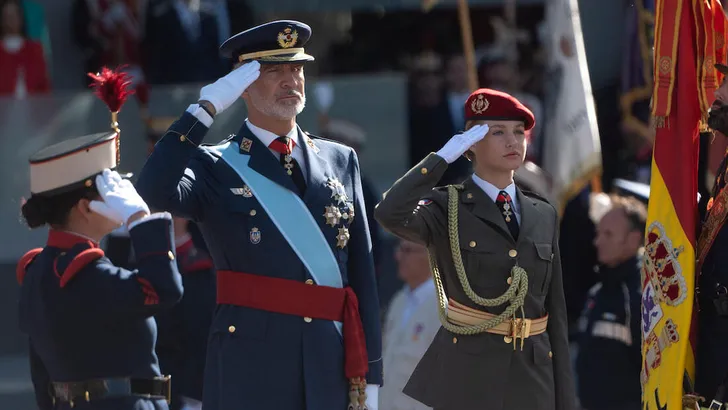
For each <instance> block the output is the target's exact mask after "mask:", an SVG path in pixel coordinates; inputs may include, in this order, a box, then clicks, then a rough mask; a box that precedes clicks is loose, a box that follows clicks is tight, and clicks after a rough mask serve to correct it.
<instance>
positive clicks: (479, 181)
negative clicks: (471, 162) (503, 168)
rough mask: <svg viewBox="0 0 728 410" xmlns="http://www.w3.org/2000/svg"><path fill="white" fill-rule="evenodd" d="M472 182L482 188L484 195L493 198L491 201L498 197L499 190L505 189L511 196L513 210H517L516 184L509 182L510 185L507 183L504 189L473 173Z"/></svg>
mask: <svg viewBox="0 0 728 410" xmlns="http://www.w3.org/2000/svg"><path fill="white" fill-rule="evenodd" d="M473 182H475V185H477V186H479V187H480V189H482V190H483V191H484V192H485V194H486V195H488V197H489V198H490V199H492V200H493V202H495V201H496V198H498V194H499V193H500V191H506V193H508V195H510V196H511V201H513V206H514V207H515V208H516V209H515V211H516V212H518V209H519V208H518V197H517V195H516V184H515V183H513V182H511V184H510V185H508V186H507V187H506V188H505V189H499V188H498V187H496V186H495V185H493V184H491V183H490V182H488V181H486V180H484V179H483V178H481V177H479V176H477V175H476V174H473Z"/></svg>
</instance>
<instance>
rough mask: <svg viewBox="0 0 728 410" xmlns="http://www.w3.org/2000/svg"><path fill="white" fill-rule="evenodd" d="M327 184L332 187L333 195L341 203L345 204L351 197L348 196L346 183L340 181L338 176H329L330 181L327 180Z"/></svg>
mask: <svg viewBox="0 0 728 410" xmlns="http://www.w3.org/2000/svg"><path fill="white" fill-rule="evenodd" d="M326 186H328V187H329V189H331V197H332V198H334V200H336V202H338V203H339V204H340V205H343V204H345V203H346V201H347V200H348V199H349V198H348V197H347V196H346V190H344V185H343V184H342V183H341V182H339V180H338V179H336V178H329V180H328V181H326Z"/></svg>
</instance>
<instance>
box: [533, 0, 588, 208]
mask: <svg viewBox="0 0 728 410" xmlns="http://www.w3.org/2000/svg"><path fill="white" fill-rule="evenodd" d="M577 3H578V2H577V0H548V2H547V3H546V25H547V27H548V33H549V34H548V35H549V41H548V44H547V45H546V46H547V48H548V50H549V75H548V78H549V80H550V82H551V83H550V84H549V86H548V91H547V93H546V104H544V107H545V110H546V113H545V114H546V115H545V116H544V118H545V120H546V125H545V128H544V136H543V141H544V145H543V160H542V164H541V165H542V168H543V170H544V171H545V172H546V173H547V174H548V175H549V176H550V178H551V197H552V198H553V199H554V201H555V204H554V205H555V206H556V207H557V209H559V211H560V212H563V209H564V207H565V206H566V204H567V202H568V201H569V200H570V199H571V198H573V197H574V195H576V194H577V193H579V192H580V191H581V190H583V189H584V188H585V187H586V186H587V185H588V184H589V183H590V182H591V181H592V179H594V177H597V176H599V175H601V172H602V154H601V143H600V141H599V130H598V128H597V119H596V109H595V107H594V99H593V97H592V91H591V82H590V80H589V69H588V67H587V62H586V53H585V51H584V40H583V38H582V31H581V22H580V19H579V7H578V4H577Z"/></svg>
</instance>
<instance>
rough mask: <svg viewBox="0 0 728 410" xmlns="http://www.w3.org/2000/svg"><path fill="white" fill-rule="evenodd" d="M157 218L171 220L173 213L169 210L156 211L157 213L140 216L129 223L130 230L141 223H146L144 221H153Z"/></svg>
mask: <svg viewBox="0 0 728 410" xmlns="http://www.w3.org/2000/svg"><path fill="white" fill-rule="evenodd" d="M155 219H169V220H171V219H172V215H171V214H170V213H169V212H156V213H153V214H151V215H147V216H145V217H142V218H139V219H137V220H136V221H134V222H132V223H130V224H129V230H130V231H131V230H132V229H134V227H135V226H137V225H139V224H141V223H144V222H147V221H152V220H155Z"/></svg>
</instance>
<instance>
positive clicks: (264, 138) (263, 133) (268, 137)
mask: <svg viewBox="0 0 728 410" xmlns="http://www.w3.org/2000/svg"><path fill="white" fill-rule="evenodd" d="M245 123H246V124H247V125H248V129H249V130H250V132H252V133H253V135H255V136H256V137H258V139H259V140H260V142H262V143H263V144H265V146H266V147H267V146H269V145H270V143H271V142H273V141H275V140H276V139H277V138H279V137H281V136H280V135H276V134H274V133H272V132H270V131H268V130H264V129H263V128H260V127H258V126H255V125H254V124H253V123H252V122H250V120H248V119H246V120H245ZM286 136H287V137H288V138H290V139H292V140H293V142H295V143H296V146H299V147H300V144H299V141H298V127H296V126H294V127H293V128H292V129H291V130H290V131H288V134H286Z"/></svg>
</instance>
